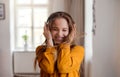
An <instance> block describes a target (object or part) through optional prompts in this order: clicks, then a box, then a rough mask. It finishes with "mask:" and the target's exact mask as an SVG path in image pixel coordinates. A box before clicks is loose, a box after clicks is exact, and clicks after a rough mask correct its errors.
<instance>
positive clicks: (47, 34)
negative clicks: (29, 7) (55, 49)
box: [43, 23, 53, 47]
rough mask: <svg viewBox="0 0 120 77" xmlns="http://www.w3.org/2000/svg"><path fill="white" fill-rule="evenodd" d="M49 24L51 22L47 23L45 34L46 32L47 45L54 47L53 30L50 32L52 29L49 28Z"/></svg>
mask: <svg viewBox="0 0 120 77" xmlns="http://www.w3.org/2000/svg"><path fill="white" fill-rule="evenodd" d="M48 25H49V24H46V23H45V26H44V33H43V34H44V36H45V38H46V39H47V46H48V47H52V46H53V40H52V35H51V32H50V29H49V26H48Z"/></svg>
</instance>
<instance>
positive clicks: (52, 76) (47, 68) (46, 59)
mask: <svg viewBox="0 0 120 77" xmlns="http://www.w3.org/2000/svg"><path fill="white" fill-rule="evenodd" d="M43 34H44V36H45V38H46V41H45V45H41V46H38V47H37V48H36V59H35V67H36V62H38V64H39V67H40V70H41V71H40V77H80V73H79V69H80V66H81V63H82V60H83V58H84V48H83V47H82V46H79V45H75V35H76V28H75V22H74V21H73V19H72V17H71V16H70V15H69V14H68V13H65V12H55V13H52V14H51V15H50V16H49V17H48V20H47V22H46V23H45V26H44V33H43Z"/></svg>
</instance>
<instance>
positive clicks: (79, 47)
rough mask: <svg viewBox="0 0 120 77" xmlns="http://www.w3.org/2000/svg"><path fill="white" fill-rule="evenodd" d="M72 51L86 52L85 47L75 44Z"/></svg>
mask: <svg viewBox="0 0 120 77" xmlns="http://www.w3.org/2000/svg"><path fill="white" fill-rule="evenodd" d="M72 51H74V52H77V53H83V54H84V47H83V46H80V45H75V46H74V47H73V48H72Z"/></svg>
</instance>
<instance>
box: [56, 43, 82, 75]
mask: <svg viewBox="0 0 120 77" xmlns="http://www.w3.org/2000/svg"><path fill="white" fill-rule="evenodd" d="M60 49H61V50H60V51H59V54H58V60H57V68H58V71H59V73H70V72H71V71H73V70H76V71H79V68H80V65H81V62H82V60H83V57H84V48H83V47H82V46H75V47H73V48H72V49H71V50H70V45H69V44H62V45H61V46H60Z"/></svg>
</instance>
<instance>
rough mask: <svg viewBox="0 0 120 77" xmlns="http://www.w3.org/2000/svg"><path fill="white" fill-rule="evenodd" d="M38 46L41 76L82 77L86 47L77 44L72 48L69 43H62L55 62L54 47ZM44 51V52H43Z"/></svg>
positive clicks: (37, 52)
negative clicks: (43, 49)
mask: <svg viewBox="0 0 120 77" xmlns="http://www.w3.org/2000/svg"><path fill="white" fill-rule="evenodd" d="M42 47H43V46H38V47H37V49H36V55H38V54H39V55H38V59H37V61H38V64H39V67H40V70H41V71H40V77H80V73H79V69H80V65H81V62H82V60H83V57H84V48H83V47H82V46H75V47H73V48H72V49H70V45H69V44H61V45H60V50H59V54H58V56H57V61H56V62H54V52H57V51H56V49H55V48H54V47H50V48H46V50H45V51H44V52H43V51H42ZM41 51H42V52H41Z"/></svg>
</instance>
